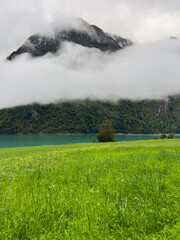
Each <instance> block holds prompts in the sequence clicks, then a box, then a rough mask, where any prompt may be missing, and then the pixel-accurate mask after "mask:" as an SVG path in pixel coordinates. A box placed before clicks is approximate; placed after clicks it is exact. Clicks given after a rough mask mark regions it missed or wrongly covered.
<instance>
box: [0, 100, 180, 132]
mask: <svg viewBox="0 0 180 240" xmlns="http://www.w3.org/2000/svg"><path fill="white" fill-rule="evenodd" d="M105 119H107V120H111V121H112V124H113V127H114V128H115V131H116V132H117V133H168V132H174V133H179V132H180V97H177V96H176V97H169V98H168V99H166V100H143V101H130V100H120V101H119V102H117V103H114V102H108V101H107V102H104V101H91V100H82V101H67V102H60V103H56V104H47V105H40V104H32V105H26V106H18V107H13V108H7V109H1V110H0V134H31V133H97V132H98V130H99V126H100V125H101V124H102V122H103V121H104V120H105Z"/></svg>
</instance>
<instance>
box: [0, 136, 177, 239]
mask: <svg viewBox="0 0 180 240" xmlns="http://www.w3.org/2000/svg"><path fill="white" fill-rule="evenodd" d="M179 163H180V140H151V141H137V142H121V143H105V144H99V143H97V144H95V143H94V144H93V143H92V144H74V145H66V146H43V147H34V148H16V149H0V169H1V171H0V189H1V191H0V193H1V195H0V215H1V217H0V239H2V240H5V239H8V240H11V239H12V240H17V239H23V240H24V239H38V240H39V239H41V240H43V239H44V240H52V239H73V240H75V239H80V240H81V239H88V240H89V239H102V240H105V239H107V240H109V239H113V240H114V239H115V240H116V239H124V240H127V239H133V240H135V239H136V240H138V239H147V240H148V239H149V240H152V239H163V240H164V239H168V240H170V239H172V240H176V239H179V236H180V222H179V212H180V204H179V200H180V193H179V187H180V185H179V184H180V175H179V172H180V165H179Z"/></svg>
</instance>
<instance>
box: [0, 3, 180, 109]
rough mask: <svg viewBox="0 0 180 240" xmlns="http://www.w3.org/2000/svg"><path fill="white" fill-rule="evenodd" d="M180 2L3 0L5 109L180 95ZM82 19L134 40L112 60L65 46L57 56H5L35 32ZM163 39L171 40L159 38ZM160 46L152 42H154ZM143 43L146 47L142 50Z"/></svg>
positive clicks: (0, 59) (0, 49) (0, 79)
mask: <svg viewBox="0 0 180 240" xmlns="http://www.w3.org/2000/svg"><path fill="white" fill-rule="evenodd" d="M179 12H180V3H179V1H177V0H171V1H168V0H163V1H162V0H159V1H155V0H152V1H148V0H135V1H134V0H133V1H132V0H103V1H95V0H92V1H82V0H77V1H70V0H66V1H65V0H61V1H57V0H52V1H51V2H49V1H47V0H39V1H35V0H27V1H20V0H15V1H14V0H13V1H12V0H1V9H0V31H1V39H0V108H4V107H10V106H16V105H22V104H30V103H33V102H39V103H49V102H55V101H59V100H65V99H66V100H68V99H84V98H92V99H102V100H104V99H110V100H115V101H116V100H118V99H120V98H130V99H144V98H162V97H167V96H168V95H170V94H178V93H180V83H179V79H180V68H179V62H180V41H179V40H175V39H168V38H169V36H180V28H179V26H180V17H179V16H180V14H179ZM74 17H82V18H84V19H85V20H87V21H88V22H89V23H93V24H96V25H98V26H100V27H102V28H103V29H104V30H105V31H108V32H111V33H116V34H119V35H120V36H122V37H127V38H130V39H131V40H133V41H134V42H135V43H137V44H135V45H134V46H132V47H129V48H127V49H125V50H121V51H119V52H116V53H114V54H107V53H106V54H104V53H102V52H100V51H99V50H97V49H87V48H84V47H81V46H78V45H74V44H70V43H66V44H64V46H63V48H62V49H61V50H60V51H59V52H58V54H57V55H56V56H53V55H51V54H47V55H46V56H44V57H42V58H36V59H32V58H30V57H29V56H28V55H26V54H24V55H22V56H21V57H19V58H18V59H17V60H16V61H14V62H8V61H5V58H6V57H7V56H8V55H9V54H10V53H11V52H12V51H14V50H16V49H17V48H18V47H19V46H20V45H22V43H23V42H24V41H25V40H26V39H27V37H29V36H30V35H31V34H33V33H41V34H47V35H48V34H53V32H52V24H53V23H54V24H56V27H69V26H71V24H72V19H73V18H74ZM162 39H166V40H162ZM155 41H159V42H158V43H147V42H155ZM140 43H141V44H140Z"/></svg>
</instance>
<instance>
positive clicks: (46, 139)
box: [0, 134, 180, 148]
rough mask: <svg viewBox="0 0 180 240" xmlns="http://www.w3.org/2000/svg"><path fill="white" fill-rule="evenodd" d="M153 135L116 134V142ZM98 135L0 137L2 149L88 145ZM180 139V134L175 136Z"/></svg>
mask: <svg viewBox="0 0 180 240" xmlns="http://www.w3.org/2000/svg"><path fill="white" fill-rule="evenodd" d="M154 136H157V135H153V134H116V135H115V138H116V141H132V140H145V139H153V138H154ZM94 137H95V138H96V134H60V135H55V134H39V135H38V134H37V135H35V134H33V135H0V148H10V147H24V146H40V145H62V144H70V143H88V142H92V138H94ZM175 137H176V138H180V134H176V135H175Z"/></svg>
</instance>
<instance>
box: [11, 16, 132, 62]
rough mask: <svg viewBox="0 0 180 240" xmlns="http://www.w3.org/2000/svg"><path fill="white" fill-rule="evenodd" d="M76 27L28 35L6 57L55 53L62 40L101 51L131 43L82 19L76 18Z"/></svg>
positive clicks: (113, 49)
mask: <svg viewBox="0 0 180 240" xmlns="http://www.w3.org/2000/svg"><path fill="white" fill-rule="evenodd" d="M76 22H77V25H78V27H77V28H74V29H73V28H72V29H69V30H66V29H63V30H60V31H58V30H57V29H56V31H55V33H54V36H53V37H47V36H41V35H39V34H36V35H32V36H30V37H29V38H28V39H27V40H26V42H25V43H24V44H23V45H22V46H21V47H20V48H19V49H17V51H14V52H13V53H11V54H10V55H9V56H8V57H7V59H8V60H13V59H14V58H15V57H16V56H18V55H21V54H23V53H29V54H30V55H31V56H32V57H40V56H43V55H45V54H46V53H49V52H50V53H56V52H57V51H58V50H59V49H60V48H61V45H62V43H63V42H72V43H76V44H79V45H81V46H84V47H89V48H98V49H99V50H101V51H117V50H120V49H123V48H125V47H127V46H130V45H132V42H131V41H130V40H128V39H124V38H121V37H119V36H117V35H112V34H108V33H105V32H104V31H103V30H102V29H100V28H99V27H97V26H95V25H90V24H88V23H87V22H85V21H84V20H82V19H76Z"/></svg>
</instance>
